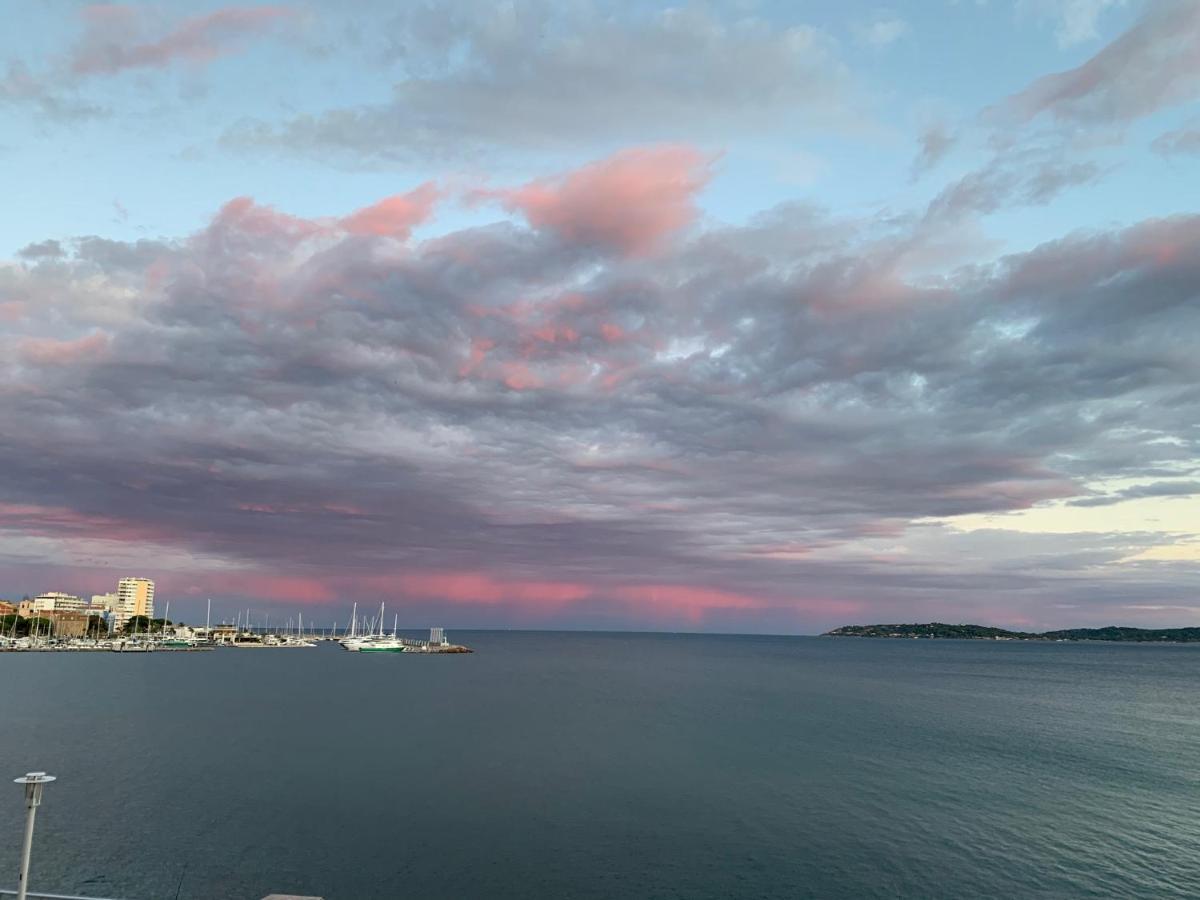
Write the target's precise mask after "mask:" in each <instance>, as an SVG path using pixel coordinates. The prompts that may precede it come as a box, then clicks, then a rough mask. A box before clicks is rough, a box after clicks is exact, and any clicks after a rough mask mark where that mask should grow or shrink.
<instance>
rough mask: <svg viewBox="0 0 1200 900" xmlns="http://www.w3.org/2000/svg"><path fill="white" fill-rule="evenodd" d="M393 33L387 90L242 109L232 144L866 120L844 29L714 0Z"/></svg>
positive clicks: (514, 138)
mask: <svg viewBox="0 0 1200 900" xmlns="http://www.w3.org/2000/svg"><path fill="white" fill-rule="evenodd" d="M381 30H382V31H383V33H384V35H385V37H386V40H387V43H388V51H387V56H388V59H389V62H391V63H392V64H393V65H394V66H395V67H397V68H398V70H399V75H398V78H397V80H396V82H395V84H394V86H393V96H392V99H391V100H390V101H389V102H387V103H382V104H370V105H359V106H348V107H343V108H336V109H330V110H328V111H326V112H324V113H321V114H317V115H303V116H298V117H296V118H293V119H291V120H290V121H287V122H285V123H282V124H279V123H274V122H264V121H249V120H248V121H243V122H241V123H239V124H237V125H235V126H234V127H233V128H231V129H230V130H229V131H227V132H226V135H225V138H224V141H225V143H226V144H227V145H231V146H238V147H268V148H274V149H279V150H283V151H286V152H308V153H316V154H321V155H334V156H337V155H341V156H345V157H347V158H351V159H356V160H375V161H379V160H388V159H402V160H408V159H417V160H421V161H422V162H427V161H428V160H429V159H430V158H435V159H437V158H442V159H445V158H451V159H458V160H461V159H468V160H469V159H470V158H472V157H473V156H475V155H476V154H477V153H478V152H479V151H480V150H481V148H488V149H490V150H491V151H492V152H493V153H494V151H495V148H496V147H497V146H503V147H509V148H525V149H533V148H536V149H539V150H541V151H543V152H544V151H547V150H551V151H553V150H556V149H557V150H563V149H570V150H575V149H577V148H579V147H580V146H587V145H594V142H595V141H596V140H599V141H604V142H608V143H610V144H611V142H613V141H621V140H628V139H633V140H637V141H643V142H644V141H652V140H675V139H680V138H689V139H704V138H705V137H706V136H707V137H721V138H722V139H727V137H728V135H729V134H730V133H731V130H742V131H749V132H762V131H763V130H765V129H767V128H771V129H778V128H779V127H780V123H781V122H789V123H790V127H794V128H797V129H800V128H830V127H834V128H840V129H850V128H855V127H860V126H861V121H860V120H859V114H858V113H856V112H855V111H854V104H852V103H849V102H848V101H849V100H850V99H851V98H852V97H853V96H854V87H853V79H852V78H851V75H850V73H849V71H848V69H847V67H846V66H845V65H844V64H843V63H842V62H841V61H840V59H839V57H838V54H837V48H836V45H835V43H834V41H833V40H832V39H831V38H830V37H828V36H827V35H826V34H824V33H823V32H822V31H820V30H818V29H816V28H813V27H809V26H805V25H795V26H791V27H786V28H781V27H778V26H777V25H775V24H773V23H770V22H768V21H766V20H761V19H754V18H751V17H748V16H741V17H738V18H737V19H735V20H731V19H729V18H727V17H722V16H719V15H717V13H716V12H715V11H712V10H710V9H708V8H707V7H703V6H681V7H674V8H669V9H665V10H658V11H652V12H646V11H638V10H636V8H635V9H623V8H620V7H610V8H605V7H604V6H602V5H592V4H587V3H572V4H554V3H543V2H519V3H506V4H493V3H467V4H456V5H453V6H448V5H445V4H438V5H429V4H417V5H414V7H413V8H412V9H410V10H408V11H406V12H404V13H402V14H401V15H399V16H397V17H396V18H394V19H393V20H392V21H391V22H390V24H389V25H388V26H385V27H384V28H383V29H381Z"/></svg>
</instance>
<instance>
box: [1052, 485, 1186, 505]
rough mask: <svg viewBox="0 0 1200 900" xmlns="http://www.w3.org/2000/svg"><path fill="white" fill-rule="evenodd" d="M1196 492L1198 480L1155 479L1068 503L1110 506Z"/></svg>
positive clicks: (1184, 495) (1183, 495)
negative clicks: (1152, 481)
mask: <svg viewBox="0 0 1200 900" xmlns="http://www.w3.org/2000/svg"><path fill="white" fill-rule="evenodd" d="M1196 494H1200V481H1156V482H1154V483H1152V484H1141V485H1134V486H1133V487H1128V488H1124V489H1122V490H1120V491H1117V492H1116V493H1113V494H1108V495H1105V496H1099V497H1081V498H1079V499H1077V500H1072V501H1070V505H1071V506H1085V507H1086V506H1112V505H1113V504H1116V503H1121V502H1122V501H1124V500H1139V499H1143V498H1146V497H1192V496H1195V495H1196Z"/></svg>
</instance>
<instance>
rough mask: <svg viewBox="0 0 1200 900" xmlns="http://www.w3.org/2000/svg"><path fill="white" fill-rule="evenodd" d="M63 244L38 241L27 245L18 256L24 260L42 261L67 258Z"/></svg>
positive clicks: (19, 251)
mask: <svg viewBox="0 0 1200 900" xmlns="http://www.w3.org/2000/svg"><path fill="white" fill-rule="evenodd" d="M65 255H66V254H65V252H64V250H63V247H62V244H61V243H60V242H59V241H53V240H46V241H38V242H36V243H33V244H26V245H25V246H24V247H22V248H21V249H20V250H18V251H17V256H19V257H21V258H22V259H41V258H51V259H56V258H59V257H62V256H65Z"/></svg>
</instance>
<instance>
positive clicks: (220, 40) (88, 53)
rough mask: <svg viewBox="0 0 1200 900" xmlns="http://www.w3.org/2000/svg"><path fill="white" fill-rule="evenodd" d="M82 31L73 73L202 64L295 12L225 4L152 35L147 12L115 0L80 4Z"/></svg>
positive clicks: (72, 59) (73, 58)
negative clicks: (106, 2)
mask: <svg viewBox="0 0 1200 900" xmlns="http://www.w3.org/2000/svg"><path fill="white" fill-rule="evenodd" d="M81 15H82V16H83V21H84V32H83V35H82V37H81V38H80V40H79V42H78V43H77V44H76V45H75V47H74V49H73V50H72V52H71V57H70V61H69V67H70V70H71V72H72V74H74V75H76V76H82V77H86V76H95V75H116V74H118V73H120V72H123V71H127V70H130V69H161V68H165V67H167V66H170V65H173V64H175V63H187V64H189V65H192V66H203V65H207V64H208V63H210V62H212V61H213V60H214V59H217V58H218V57H221V56H224V55H226V54H228V53H230V52H232V50H233V49H234V48H235V47H236V46H237V43H238V42H239V41H241V40H242V39H244V38H246V37H247V36H251V35H258V34H263V33H265V32H267V31H269V30H271V29H273V28H275V27H277V26H278V25H279V24H280V23H281V22H282V21H285V20H287V19H289V18H291V17H293V16H294V15H295V13H294V11H293V10H291V9H289V8H288V7H283V6H246V7H236V6H229V7H224V8H223V9H218V10H216V11H214V12H211V13H207V14H205V15H200V16H193V17H191V18H188V19H185V20H183V21H182V22H180V23H179V24H178V25H176V26H175V27H173V28H171V29H169V30H167V31H166V32H165V33H162V34H159V35H157V36H151V34H150V33H151V32H152V31H153V30H154V29H153V24H152V21H151V16H150V15H149V14H148V13H147V11H145V10H143V9H140V8H138V7H132V6H124V5H118V4H95V5H92V6H86V7H84V8H83V10H82V13H81Z"/></svg>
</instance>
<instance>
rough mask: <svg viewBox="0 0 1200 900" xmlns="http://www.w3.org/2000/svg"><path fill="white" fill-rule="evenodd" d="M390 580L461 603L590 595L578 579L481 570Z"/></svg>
mask: <svg viewBox="0 0 1200 900" xmlns="http://www.w3.org/2000/svg"><path fill="white" fill-rule="evenodd" d="M391 583H392V586H393V587H399V588H400V589H401V590H402V591H403V592H404V593H405V594H408V595H410V596H411V595H416V596H426V597H436V598H438V599H442V600H450V601H453V602H459V603H504V602H515V603H517V604H519V605H520V604H526V605H528V604H532V605H537V606H542V607H546V606H550V607H556V606H562V605H564V604H568V603H573V602H575V601H577V600H582V599H583V598H585V597H587V596H589V595H590V594H591V589H590V588H588V587H587V585H583V584H578V583H575V582H569V581H536V580H535V581H522V580H509V579H501V578H496V577H494V576H492V575H488V574H486V573H482V572H419V573H406V574H403V575H400V576H398V577H397V578H396V579H394V581H392V582H391Z"/></svg>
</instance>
